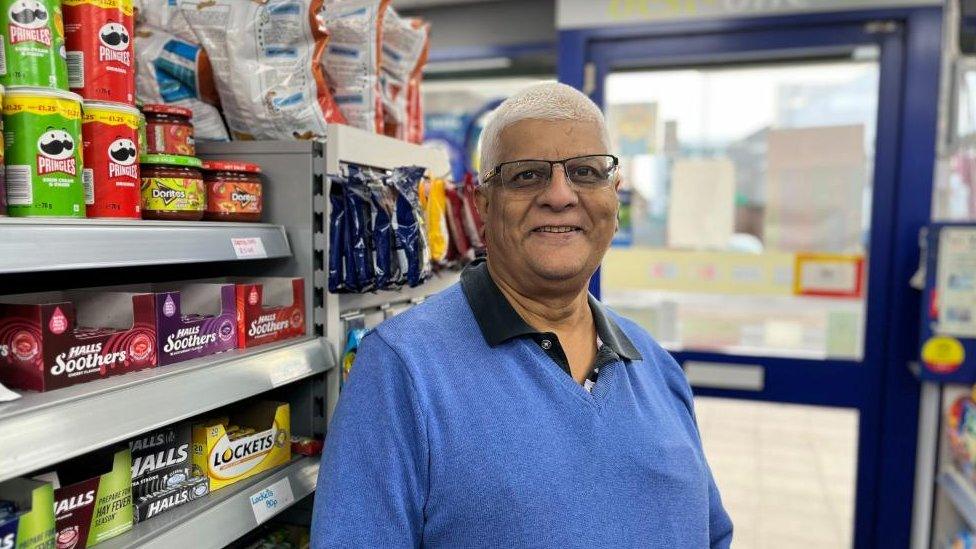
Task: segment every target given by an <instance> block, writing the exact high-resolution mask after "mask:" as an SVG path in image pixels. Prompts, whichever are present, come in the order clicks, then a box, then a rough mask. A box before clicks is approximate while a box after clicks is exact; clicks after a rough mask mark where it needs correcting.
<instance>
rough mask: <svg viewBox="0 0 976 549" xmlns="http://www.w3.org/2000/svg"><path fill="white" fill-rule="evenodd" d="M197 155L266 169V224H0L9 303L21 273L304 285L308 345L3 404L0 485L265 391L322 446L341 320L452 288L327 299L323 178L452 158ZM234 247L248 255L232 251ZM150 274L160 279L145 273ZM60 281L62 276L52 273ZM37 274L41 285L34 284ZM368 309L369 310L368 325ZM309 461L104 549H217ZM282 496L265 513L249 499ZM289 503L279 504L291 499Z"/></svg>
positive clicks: (311, 463) (290, 148)
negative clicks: (278, 280)
mask: <svg viewBox="0 0 976 549" xmlns="http://www.w3.org/2000/svg"><path fill="white" fill-rule="evenodd" d="M198 149H199V150H198V156H200V157H201V158H205V159H215V160H243V161H247V162H254V163H257V164H259V165H260V166H261V168H262V171H263V174H264V183H265V184H264V216H263V220H264V222H263V223H251V224H248V223H216V222H161V221H137V220H133V221H111V220H97V219H96V220H62V219H51V220H47V219H39V218H33V219H11V218H3V219H0V285H3V293H4V294H14V293H19V292H24V291H34V289H35V288H34V287H29V288H24V287H23V285H26V284H30V283H34V284H36V283H35V282H34V281H33V280H29V279H28V278H27V277H25V275H31V276H32V277H34V275H35V274H36V275H37V277H38V280H41V281H45V280H47V281H57V282H47V284H49V285H53V284H64V286H62V287H50V288H44V289H51V290H56V289H65V288H72V287H78V286H96V285H98V286H105V285H118V284H140V283H144V282H150V280H143V279H142V277H143V276H144V275H145V273H147V272H150V273H153V276H154V277H155V278H156V279H157V280H168V279H186V278H195V277H200V278H205V277H213V276H222V275H223V276H232V277H233V276H248V277H255V276H287V277H298V276H300V277H303V278H304V279H305V281H306V283H305V305H306V306H305V310H306V312H307V313H306V315H307V317H308V318H307V319H306V323H305V324H306V335H305V337H303V338H298V339H292V340H287V341H282V342H279V343H276V344H271V345H266V346H258V347H255V348H253V349H247V350H234V351H228V352H225V353H221V354H217V355H213V356H209V357H204V358H200V359H195V360H190V361H186V362H181V363H177V364H173V365H168V366H158V367H155V368H150V369H146V370H142V371H139V372H134V373H129V374H125V375H119V376H115V377H109V378H106V379H102V380H98V381H92V382H89V383H84V384H80V385H75V386H72V387H68V388H65V389H58V390H53V391H49V392H46V393H34V392H24V393H23V396H22V398H20V399H18V400H15V401H12V402H7V403H0V432H2V433H3V436H2V437H0V481H3V480H7V479H11V478H15V477H18V476H23V475H26V474H30V473H33V472H36V471H43V470H48V469H50V468H51V467H53V466H55V465H56V464H58V463H59V462H61V461H63V460H65V459H68V458H71V457H74V456H78V455H82V454H85V453H87V452H90V451H92V450H95V449H98V448H102V447H105V446H108V445H110V444H114V443H117V442H121V441H125V440H127V439H130V438H132V437H134V436H136V435H139V434H141V433H144V432H147V431H149V430H152V429H155V428H157V427H161V426H164V425H168V424H171V423H174V422H176V421H180V420H183V419H186V418H191V417H194V416H197V415H199V414H203V413H206V412H208V411H211V410H214V409H216V408H219V407H222V406H225V405H228V404H232V403H234V402H238V401H241V400H243V399H246V398H250V397H255V396H258V395H263V394H265V393H268V392H271V395H273V396H274V397H275V398H276V399H279V400H284V401H287V402H289V403H290V405H291V425H292V431H293V432H294V433H296V434H299V435H307V436H315V437H320V438H321V437H324V436H325V432H326V425H327V423H326V422H327V417H328V416H329V415H331V411H332V410H333V409H334V407H335V403H336V399H337V398H338V394H339V372H338V368H335V365H336V364H337V360H336V358H337V353H338V351H339V350H340V349H341V345H343V344H344V341H343V338H344V337H345V333H344V332H345V330H344V329H343V320H342V319H341V318H340V317H341V315H343V314H345V313H347V312H350V311H353V312H364V313H371V314H372V316H371V318H375V319H376V320H377V321H378V320H382V318H384V317H385V316H386V315H387V314H389V313H390V312H391V311H399V310H402V309H403V308H405V307H407V306H409V305H410V304H412V303H415V302H418V301H420V300H422V299H423V298H424V297H426V296H428V295H430V294H432V293H436V292H437V291H439V290H441V289H443V288H444V287H446V286H447V285H449V284H452V283H453V282H454V281H456V280H457V274H456V273H447V274H440V275H435V277H434V278H433V279H432V280H430V281H428V282H427V283H426V284H424V285H422V286H420V287H418V288H410V289H407V288H405V289H403V290H401V291H396V292H379V293H376V294H367V295H347V296H341V297H340V296H337V295H334V294H329V293H328V292H327V291H326V283H327V281H326V277H327V273H326V272H325V265H326V258H327V257H328V250H327V246H328V241H329V240H328V234H327V233H328V222H327V220H328V219H329V213H330V212H329V201H328V200H327V199H326V198H327V196H328V191H329V188H328V185H329V180H328V177H327V174H330V173H338V172H339V169H340V166H341V165H342V164H344V163H355V164H359V165H364V166H370V167H374V168H383V169H389V168H394V167H397V166H407V165H421V166H424V167H427V168H428V169H429V170H430V173H432V174H434V175H436V176H439V175H443V174H446V173H447V172H448V171H449V162H448V159H447V155H446V153H444V152H442V151H436V150H433V149H429V148H424V147H420V146H417V145H412V144H409V143H405V142H402V141H397V140H394V139H390V138H387V137H383V136H377V135H374V134H370V133H367V132H363V131H360V130H356V129H354V128H350V127H346V126H331V127H330V128H329V133H328V138H327V139H326V140H325V142H311V141H288V142H243V141H242V142H232V143H202V144H200V145H199V148H198ZM241 242H243V243H244V244H245V245H243V246H242V245H241ZM153 266H158V267H159V268H158V269H154V270H147V269H148V268H149V267H153ZM59 271H63V272H64V273H65V275H64V276H63V277H61V276H57V277H53V278H52V277H51V276H50V275H49V273H57V272H59ZM43 275H49V276H48V277H47V278H44V276H43ZM377 313H378V314H377ZM317 475H318V458H308V457H301V456H296V457H295V458H294V459H293V460H292V462H291V463H290V464H288V465H286V466H284V467H280V468H277V469H274V470H272V471H268V472H266V473H263V474H260V475H257V476H255V477H253V478H250V479H247V480H244V481H241V482H239V483H236V484H233V485H231V486H228V487H226V488H222V489H220V490H217V491H215V492H212V493H211V494H209V495H207V496H205V497H203V498H201V499H199V500H195V501H191V502H189V503H187V504H185V505H183V506H180V507H177V508H175V509H173V510H170V511H168V512H166V513H163V514H161V515H159V516H158V517H154V518H152V519H150V520H147V521H145V522H143V523H140V524H137V525H136V526H135V527H134V528H133V529H132V531H130V532H128V533H126V534H123V535H121V536H118V537H116V538H112V539H110V540H108V541H106V542H104V543H103V544H101V545H100V546H103V547H180V546H183V547H200V548H206V547H214V548H217V547H223V546H225V545H226V544H228V543H230V542H232V541H234V540H235V539H238V538H239V537H241V536H243V535H245V534H247V533H248V532H250V531H251V530H252V529H253V528H255V527H256V526H257V525H258V524H260V523H261V522H264V521H265V520H267V519H269V518H270V517H271V516H272V515H273V514H277V513H279V512H281V511H282V510H284V509H286V508H288V507H289V506H290V505H291V503H293V502H297V501H299V500H301V499H302V498H304V497H306V496H308V495H310V494H311V493H312V492H313V491H314V489H315V481H316V477H317ZM268 489H272V490H274V492H275V493H276V494H277V495H280V494H282V493H288V494H290V498H283V499H282V501H280V504H279V505H277V506H276V507H275V508H274V510H273V513H271V514H270V515H262V514H260V513H258V512H257V511H256V508H255V507H254V505H253V501H252V496H255V495H256V494H261V493H262V492H264V491H265V490H268ZM289 499H290V500H291V501H287V500H289Z"/></svg>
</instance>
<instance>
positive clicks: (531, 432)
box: [312, 285, 732, 549]
mask: <svg viewBox="0 0 976 549" xmlns="http://www.w3.org/2000/svg"><path fill="white" fill-rule="evenodd" d="M612 318H613V320H614V321H616V322H617V323H618V324H619V325H620V326H621V327H622V328H623V330H624V332H625V333H626V334H627V335H628V337H629V338H630V339H631V340H632V341H633V343H634V344H635V345H636V347H637V349H638V350H639V351H640V353H641V354H642V355H643V357H644V360H642V361H641V360H639V361H624V362H620V361H618V362H613V363H611V364H609V365H607V366H605V367H604V368H603V369H601V373H600V378H599V382H598V383H597V384H596V386H595V387H594V389H593V393H592V394H590V393H587V392H586V391H585V390H584V389H583V388H582V387H581V386H580V385H579V384H577V383H576V382H575V381H573V379H572V378H571V377H569V376H568V375H566V374H565V373H564V372H563V371H562V370H561V369H560V368H559V366H557V365H556V364H555V362H553V360H552V359H550V358H549V357H548V356H547V355H546V354H545V353H544V352H543V351H542V349H541V348H539V346H538V345H536V344H535V343H534V342H532V341H531V340H529V339H526V338H521V339H515V340H511V341H508V342H505V343H503V344H500V345H498V346H496V347H490V346H488V344H487V343H486V342H485V340H484V337H483V336H482V333H481V331H480V330H479V327H478V324H477V322H476V321H475V317H474V315H473V314H472V311H471V308H470V307H469V305H468V302H467V300H466V299H465V297H464V294H463V293H462V291H461V288H460V286H458V285H455V286H453V287H451V288H449V289H448V290H446V291H444V292H442V293H441V294H439V295H437V296H435V297H434V298H431V299H429V300H427V301H426V302H425V303H423V304H421V305H418V306H416V307H414V308H413V309H411V310H409V311H407V312H405V313H402V314H400V315H398V316H396V317H394V318H392V319H390V320H388V321H386V322H384V323H383V324H381V325H380V326H379V327H377V328H376V329H375V330H373V331H371V332H370V333H369V334H368V335H367V336H366V337H365V338H364V339H363V341H362V344H361V347H360V350H359V353H358V355H357V357H356V363H355V365H354V367H353V370H352V374H351V376H350V379H349V383H348V384H347V385H346V386H345V387H344V389H343V393H342V397H341V398H340V399H339V403H338V407H337V409H336V413H335V416H334V418H333V421H332V425H331V428H330V430H329V434H328V437H327V439H326V445H325V452H324V454H323V458H322V466H321V469H320V473H319V481H318V489H317V491H316V495H315V511H314V519H313V523H312V546H313V547H315V548H319V547H369V548H387V547H391V548H392V547H419V546H424V547H486V548H487V547H492V548H496V547H503V548H505V547H559V548H567V547H655V548H657V547H659V548H668V549H674V548H703V547H720V548H724V547H728V546H729V544H730V542H731V539H732V523H731V521H730V520H729V517H728V515H727V514H726V512H725V510H724V509H723V507H722V503H721V499H720V497H719V493H718V490H717V489H716V487H715V483H714V481H713V479H712V475H711V472H710V471H709V468H708V465H707V464H706V462H705V457H704V455H703V453H702V448H701V441H700V439H699V436H698V430H697V427H696V425H695V419H694V412H693V409H692V396H691V390H690V389H689V387H688V383H687V382H686V381H685V378H684V375H683V374H682V372H681V369H680V368H679V367H678V365H677V364H676V363H675V361H674V359H672V358H671V356H670V355H669V354H668V353H667V352H665V351H664V350H663V349H661V347H660V346H658V345H657V343H655V342H654V341H653V340H652V339H651V337H650V336H649V335H648V334H647V333H646V332H645V331H644V330H643V329H641V328H639V327H638V326H637V325H636V324H634V323H632V322H630V321H628V320H626V319H623V318H621V317H619V316H617V315H615V314H612Z"/></svg>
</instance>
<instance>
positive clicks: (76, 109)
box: [3, 88, 85, 217]
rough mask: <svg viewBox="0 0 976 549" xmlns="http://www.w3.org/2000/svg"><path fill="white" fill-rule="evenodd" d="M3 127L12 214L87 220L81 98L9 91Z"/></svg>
mask: <svg viewBox="0 0 976 549" xmlns="http://www.w3.org/2000/svg"><path fill="white" fill-rule="evenodd" d="M3 125H4V129H5V130H6V131H4V139H5V144H6V170H5V176H6V184H7V210H8V213H9V214H10V215H11V216H17V217H26V216H60V217H85V193H84V190H83V188H82V184H81V173H82V166H83V164H82V152H81V149H82V141H81V97H79V96H78V95H76V94H73V93H70V92H66V91H60V90H51V89H41V88H8V89H7V90H6V97H5V98H4V104H3Z"/></svg>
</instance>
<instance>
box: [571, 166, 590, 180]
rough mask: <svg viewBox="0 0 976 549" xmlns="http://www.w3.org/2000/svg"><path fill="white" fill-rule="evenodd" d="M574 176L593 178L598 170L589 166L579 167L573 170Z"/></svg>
mask: <svg viewBox="0 0 976 549" xmlns="http://www.w3.org/2000/svg"><path fill="white" fill-rule="evenodd" d="M573 175H576V176H579V177H592V176H594V175H596V170H594V169H593V168H591V167H589V166H577V168H576V169H575V170H573Z"/></svg>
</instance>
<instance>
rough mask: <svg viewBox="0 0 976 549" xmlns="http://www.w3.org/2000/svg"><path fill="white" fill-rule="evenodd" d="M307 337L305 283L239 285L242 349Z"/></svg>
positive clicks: (273, 280)
mask: <svg viewBox="0 0 976 549" xmlns="http://www.w3.org/2000/svg"><path fill="white" fill-rule="evenodd" d="M303 335H305V281H304V280H302V279H301V278H258V279H253V280H249V281H247V282H240V283H238V284H237V346H238V347H239V348H241V349H245V348H249V347H254V346H255V345H264V344H265V343H272V342H274V341H281V340H282V339H289V338H292V337H301V336H303Z"/></svg>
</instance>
